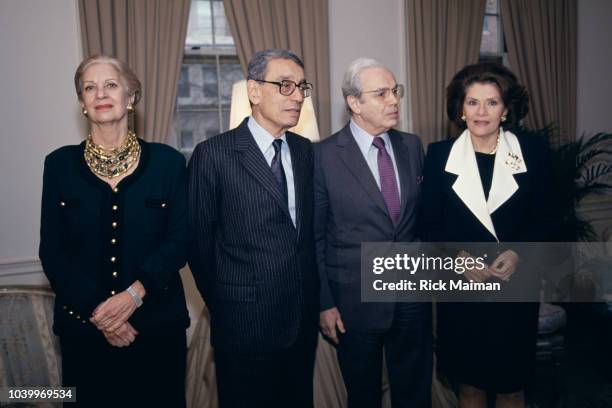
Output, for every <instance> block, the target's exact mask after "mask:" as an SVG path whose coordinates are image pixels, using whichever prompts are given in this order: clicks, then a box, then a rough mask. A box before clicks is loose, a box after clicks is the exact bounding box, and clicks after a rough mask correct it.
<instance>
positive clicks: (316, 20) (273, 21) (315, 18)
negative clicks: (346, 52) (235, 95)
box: [223, 0, 331, 139]
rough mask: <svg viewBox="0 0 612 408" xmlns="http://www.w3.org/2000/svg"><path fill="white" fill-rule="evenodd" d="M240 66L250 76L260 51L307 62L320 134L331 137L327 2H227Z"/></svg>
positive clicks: (227, 10)
mask: <svg viewBox="0 0 612 408" xmlns="http://www.w3.org/2000/svg"><path fill="white" fill-rule="evenodd" d="M223 5H224V7H225V14H226V16H227V20H228V22H229V25H230V28H231V30H232V35H233V36H234V43H235V44H236V49H237V51H238V58H239V59H240V64H241V65H242V68H243V70H244V71H245V73H246V69H247V65H248V63H249V59H250V58H251V56H252V55H253V54H254V53H255V52H256V51H261V50H264V49H268V48H285V49H289V50H291V51H293V52H295V53H296V54H298V55H299V56H300V57H301V59H302V61H304V66H305V71H306V78H307V79H308V80H309V81H310V82H312V83H313V84H314V92H313V94H312V98H313V104H314V108H315V112H316V114H317V122H318V125H319V134H320V135H321V138H322V139H324V138H326V137H327V136H328V135H329V134H330V128H331V122H330V121H331V111H330V96H329V95H330V94H329V86H330V85H329V28H328V10H327V0H223Z"/></svg>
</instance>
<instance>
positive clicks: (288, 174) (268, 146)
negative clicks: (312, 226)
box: [247, 116, 296, 226]
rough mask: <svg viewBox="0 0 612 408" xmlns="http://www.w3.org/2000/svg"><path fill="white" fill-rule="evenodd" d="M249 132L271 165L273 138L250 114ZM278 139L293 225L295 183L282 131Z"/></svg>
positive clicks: (289, 153)
mask: <svg viewBox="0 0 612 408" xmlns="http://www.w3.org/2000/svg"><path fill="white" fill-rule="evenodd" d="M247 126H248V127H249V130H250V131H251V134H252V135H253V137H254V138H255V143H257V146H259V150H261V153H262V154H263V156H264V158H265V159H266V162H267V163H268V166H271V165H272V159H273V158H274V146H272V143H273V142H274V140H275V138H274V136H272V135H271V134H270V133H269V132H268V131H267V130H266V129H264V128H263V127H261V125H260V124H259V123H257V121H256V120H255V119H254V118H253V117H252V116H251V117H250V118H249V121H248V123H247ZM280 139H282V140H283V144H282V145H281V161H282V164H283V170H284V171H285V178H286V179H287V202H288V204H289V214H290V215H291V221H293V225H294V226H295V225H296V223H295V183H294V181H293V167H292V166H291V151H290V150H289V145H287V138H286V136H285V134H284V133H283V134H282V136H281V137H280Z"/></svg>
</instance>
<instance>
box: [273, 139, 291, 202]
mask: <svg viewBox="0 0 612 408" xmlns="http://www.w3.org/2000/svg"><path fill="white" fill-rule="evenodd" d="M282 145H283V139H275V140H274V142H272V146H273V147H274V157H273V158H272V163H270V167H271V168H272V173H273V174H274V178H276V182H277V183H278V188H279V189H280V191H281V193H283V197H285V199H287V178H286V177H285V170H284V169H283V159H282V158H281V150H282V149H281V147H282Z"/></svg>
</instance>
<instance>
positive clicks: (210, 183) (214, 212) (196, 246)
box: [188, 142, 218, 308]
mask: <svg viewBox="0 0 612 408" xmlns="http://www.w3.org/2000/svg"><path fill="white" fill-rule="evenodd" d="M207 147H208V146H207V143H206V142H204V143H200V144H199V145H198V146H197V147H196V149H195V150H194V152H193V155H192V156H191V160H190V161H189V171H188V173H189V183H188V184H189V187H188V189H189V211H188V213H189V225H190V227H191V238H192V239H191V245H190V250H189V255H188V260H189V267H190V268H191V272H192V274H193V278H194V280H195V283H196V286H197V287H198V290H199V291H200V294H201V295H202V297H203V298H204V301H205V302H207V305H208V307H209V308H210V307H211V304H210V303H211V299H210V295H211V293H210V292H211V287H212V284H213V283H214V276H215V235H216V228H217V219H218V209H217V191H216V190H217V180H216V174H215V173H216V172H215V168H214V163H213V159H212V157H211V156H210V155H209V151H208V150H207Z"/></svg>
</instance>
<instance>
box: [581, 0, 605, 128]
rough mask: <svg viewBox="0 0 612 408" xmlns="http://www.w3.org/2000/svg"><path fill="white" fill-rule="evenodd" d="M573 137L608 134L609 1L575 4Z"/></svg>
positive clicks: (598, 0) (591, 0)
mask: <svg viewBox="0 0 612 408" xmlns="http://www.w3.org/2000/svg"><path fill="white" fill-rule="evenodd" d="M577 84H578V89H577V102H576V105H577V118H576V128H577V129H576V131H577V135H582V134H583V133H589V134H590V133H593V132H603V131H607V132H612V104H611V103H610V98H611V97H612V1H610V0H579V1H578V78H577Z"/></svg>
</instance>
